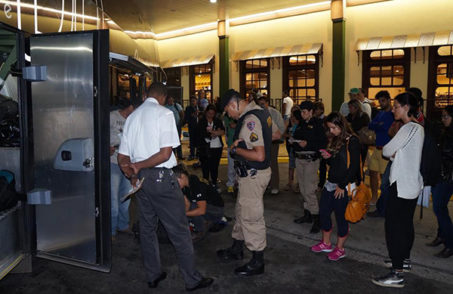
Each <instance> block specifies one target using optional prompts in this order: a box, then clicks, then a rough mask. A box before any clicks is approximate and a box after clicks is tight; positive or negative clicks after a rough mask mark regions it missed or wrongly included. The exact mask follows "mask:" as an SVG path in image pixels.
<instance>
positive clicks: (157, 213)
mask: <svg viewBox="0 0 453 294" xmlns="http://www.w3.org/2000/svg"><path fill="white" fill-rule="evenodd" d="M141 177H145V182H144V183H143V187H142V188H141V189H140V191H139V192H137V199H138V203H139V207H140V241H141V247H142V252H143V258H144V266H145V270H146V275H147V278H148V281H150V282H151V281H154V280H155V279H157V278H158V277H159V275H160V274H161V272H162V269H161V264H160V255H159V242H158V239H157V235H156V230H157V223H158V220H160V221H161V223H162V225H163V226H164V228H165V230H166V231H167V233H168V237H169V239H170V241H171V242H172V243H173V246H174V247H175V250H176V256H177V258H178V262H179V270H180V272H181V274H182V276H183V278H184V282H185V284H186V287H194V286H196V285H197V284H198V282H199V281H200V280H201V279H202V276H201V274H200V273H199V272H198V271H197V270H196V269H195V258H194V251H193V245H192V237H191V235H190V231H189V226H188V224H187V217H186V213H185V206H184V196H183V194H182V192H181V189H180V188H179V184H178V181H177V179H176V176H175V175H174V174H173V171H172V170H170V169H157V168H156V169H144V170H142V171H140V178H141Z"/></svg>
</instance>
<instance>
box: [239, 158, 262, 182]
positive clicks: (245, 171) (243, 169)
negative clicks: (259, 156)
mask: <svg viewBox="0 0 453 294" xmlns="http://www.w3.org/2000/svg"><path fill="white" fill-rule="evenodd" d="M234 170H235V171H236V174H237V175H238V176H239V177H240V178H246V177H248V176H249V175H250V176H251V177H253V176H256V174H257V173H258V170H257V169H256V168H251V167H249V166H248V164H247V162H246V161H240V160H235V161H234Z"/></svg>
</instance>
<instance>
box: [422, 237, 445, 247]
mask: <svg viewBox="0 0 453 294" xmlns="http://www.w3.org/2000/svg"><path fill="white" fill-rule="evenodd" d="M442 243H444V240H443V239H442V238H440V237H436V239H434V240H432V241H431V242H429V243H426V246H429V247H437V246H439V245H440V244H442Z"/></svg>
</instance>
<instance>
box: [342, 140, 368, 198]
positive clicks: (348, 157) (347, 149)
mask: <svg viewBox="0 0 453 294" xmlns="http://www.w3.org/2000/svg"><path fill="white" fill-rule="evenodd" d="M351 138H352V137H349V139H348V141H347V142H346V160H347V164H346V169H349V165H350V164H351V159H350V154H349V140H350V139H351ZM360 177H361V179H362V181H365V179H364V178H363V169H362V158H360ZM350 190H351V183H348V196H349V197H352V195H353V193H352V191H350Z"/></svg>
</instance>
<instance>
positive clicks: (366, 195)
mask: <svg viewBox="0 0 453 294" xmlns="http://www.w3.org/2000/svg"><path fill="white" fill-rule="evenodd" d="M346 154H347V168H348V169H349V164H350V154H349V142H348V143H347V144H346ZM360 175H361V177H362V182H361V183H360V185H359V186H358V187H357V188H355V189H354V190H353V191H351V184H350V183H348V197H349V198H350V200H349V202H348V206H346V211H345V213H344V217H345V219H346V220H347V221H348V222H351V223H356V222H359V221H360V220H361V219H362V218H364V216H365V215H366V213H367V211H368V208H369V206H370V201H371V190H370V188H369V187H368V186H367V185H365V181H364V179H363V169H362V160H360Z"/></svg>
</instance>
